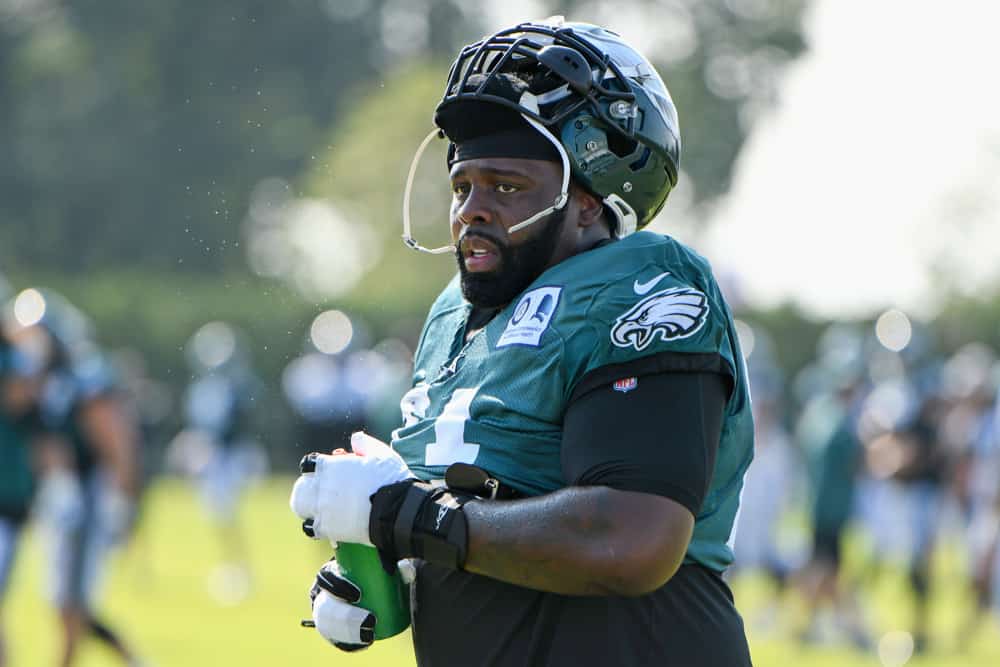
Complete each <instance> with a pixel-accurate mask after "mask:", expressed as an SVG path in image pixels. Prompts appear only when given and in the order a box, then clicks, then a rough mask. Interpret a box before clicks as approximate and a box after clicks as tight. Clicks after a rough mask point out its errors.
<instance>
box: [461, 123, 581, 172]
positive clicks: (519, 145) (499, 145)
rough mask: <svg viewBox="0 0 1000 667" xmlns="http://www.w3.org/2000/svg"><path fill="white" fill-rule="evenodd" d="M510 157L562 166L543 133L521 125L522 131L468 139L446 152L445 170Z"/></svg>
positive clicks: (500, 132)
mask: <svg viewBox="0 0 1000 667" xmlns="http://www.w3.org/2000/svg"><path fill="white" fill-rule="evenodd" d="M487 157H513V158H522V159H526V160H546V161H548V162H560V163H561V162H562V158H561V157H560V156H559V152H558V151H557V150H556V147H555V146H554V145H553V144H552V142H551V141H549V140H548V139H546V138H545V137H543V136H542V133H541V132H539V131H538V130H536V129H535V128H533V127H531V126H530V125H528V124H527V123H524V124H523V125H522V126H521V127H513V128H507V129H504V130H499V131H497V132H491V133H488V134H481V135H478V136H475V137H469V138H467V139H464V140H462V141H459V142H455V143H453V144H452V145H451V146H450V147H449V148H448V167H449V168H450V167H451V166H452V165H453V164H455V163H456V162H461V161H463V160H473V159H476V158H487Z"/></svg>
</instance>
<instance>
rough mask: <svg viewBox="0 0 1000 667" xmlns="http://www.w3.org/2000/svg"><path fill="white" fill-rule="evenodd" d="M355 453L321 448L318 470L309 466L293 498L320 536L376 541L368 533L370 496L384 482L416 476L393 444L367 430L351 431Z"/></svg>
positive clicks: (296, 508)
mask: <svg viewBox="0 0 1000 667" xmlns="http://www.w3.org/2000/svg"><path fill="white" fill-rule="evenodd" d="M351 449H353V450H354V453H353V454H351V453H343V454H333V455H327V454H318V455H316V456H315V466H316V467H315V470H314V471H312V472H303V474H302V475H300V476H299V478H298V480H296V482H295V486H294V488H292V497H291V499H290V500H289V504H290V505H291V507H292V511H293V512H295V513H296V514H297V515H298V516H299V517H300V518H301V519H304V520H305V521H307V522H309V521H311V522H312V523H311V531H312V533H313V536H314V537H316V538H320V537H325V538H326V539H328V540H330V541H331V542H354V543H356V544H366V545H368V546H373V545H372V543H371V539H370V538H369V537H368V518H369V515H370V514H371V511H372V503H371V500H369V498H370V496H371V495H372V494H373V493H375V492H376V491H378V490H379V489H380V488H382V487H383V486H386V485H388V484H395V483H396V482H402V481H404V480H407V479H411V478H413V477H414V474H413V473H412V472H410V469H409V468H408V467H407V466H406V462H405V461H403V459H402V457H400V456H399V454H397V453H396V452H395V451H393V449H392V448H391V447H389V445H387V444H385V443H384V442H382V441H380V440H377V439H375V438H373V437H371V436H370V435H367V434H365V433H360V432H358V433H354V434H352V435H351Z"/></svg>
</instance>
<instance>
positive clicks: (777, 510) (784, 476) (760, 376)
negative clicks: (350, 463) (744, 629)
mask: <svg viewBox="0 0 1000 667" xmlns="http://www.w3.org/2000/svg"><path fill="white" fill-rule="evenodd" d="M749 334H750V335H749V336H745V335H744V333H743V330H741V333H740V342H741V344H742V345H743V350H744V354H746V355H747V357H748V358H747V368H748V370H749V372H750V387H751V390H752V392H753V415H754V433H755V436H754V460H753V463H752V464H751V465H750V467H749V469H748V470H747V476H746V479H745V481H744V483H743V495H742V497H741V503H740V519H739V521H738V522H737V524H736V535H735V542H734V546H733V553H734V556H735V560H734V561H733V567H732V568H731V573H732V574H731V576H732V577H738V576H740V575H742V574H745V573H751V572H755V573H758V574H762V575H764V576H765V577H766V578H767V579H768V580H769V583H770V584H771V587H772V593H773V596H772V598H771V599H770V600H769V602H768V603H767V605H766V606H765V608H764V609H762V610H761V611H760V612H759V613H758V614H756V615H755V617H754V618H752V619H750V622H751V623H752V624H753V625H755V626H757V627H756V629H757V630H758V631H766V630H770V629H772V628H773V626H774V623H775V621H777V620H778V619H777V611H778V609H777V605H778V603H779V602H780V598H781V594H782V593H783V592H784V589H785V584H786V583H787V580H788V575H789V574H790V573H791V572H792V571H794V570H795V569H796V567H797V563H796V558H797V554H794V553H789V550H788V549H787V545H786V544H784V543H783V541H782V540H781V538H780V536H779V530H780V528H781V520H782V518H783V517H784V516H785V515H786V513H787V511H788V510H789V508H790V505H791V502H792V500H793V498H794V494H795V493H796V492H798V491H799V488H798V487H799V486H801V481H802V477H803V476H804V474H805V471H804V469H803V466H802V461H801V457H800V456H799V452H798V451H797V450H796V449H795V447H794V445H793V443H792V438H791V434H790V433H789V432H788V428H787V426H786V423H785V422H786V412H785V411H786V409H787V406H786V404H785V399H784V393H785V391H784V390H785V387H784V384H785V383H784V378H783V377H782V374H781V371H780V369H779V368H778V366H777V364H776V363H775V360H774V350H773V343H772V341H771V339H770V337H769V336H768V335H767V333H766V332H765V331H764V330H763V329H760V328H755V329H753V330H752V331H750V332H749ZM745 338H746V340H744V339H745Z"/></svg>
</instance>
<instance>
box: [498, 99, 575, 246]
mask: <svg viewBox="0 0 1000 667" xmlns="http://www.w3.org/2000/svg"><path fill="white" fill-rule="evenodd" d="M529 95H530V93H525V94H524V95H522V96H521V104H525V102H526V101H528V100H526V99H525V98H526V97H528V96H529ZM530 101H531V103H532V106H534V107H535V109H536V110H537V107H538V104H537V102H535V101H534V96H533V95H532V96H531V100H530ZM521 118H523V119H524V120H525V121H527V122H528V124H529V125H531V126H532V127H533V128H535V129H536V130H538V131H539V132H541V134H542V136H543V137H545V138H546V139H548V140H549V141H550V142H551V143H552V145H553V146H555V147H556V151H557V152H558V153H559V157H560V158H561V159H562V169H563V177H562V188H561V189H560V191H559V196H558V197H556V200H555V202H553V204H552V206H549V207H548V208H545V209H542V210H541V211H539V212H538V213H536V214H534V215H533V216H531V217H530V218H528V219H527V220H524V221H522V222H519V223H517V224H516V225H514V226H512V227H510V228H509V229H508V230H507V233H508V234H513V233H515V232H519V231H521V230H522V229H524V228H525V227H527V226H528V225H531V224H534V223H536V222H538V221H539V220H541V219H542V218H544V217H545V216H547V215H550V214H552V213H555V212H556V211H558V210H559V209H561V208H562V207H563V206H565V205H566V202H568V201H569V156H567V155H566V149H565V148H563V145H562V143H561V142H560V141H559V140H558V139H556V138H555V137H554V136H552V133H551V132H549V131H548V129H546V128H545V126H544V125H542V124H541V123H539V122H538V121H537V120H535V119H534V118H529V117H528V116H526V115H525V114H521Z"/></svg>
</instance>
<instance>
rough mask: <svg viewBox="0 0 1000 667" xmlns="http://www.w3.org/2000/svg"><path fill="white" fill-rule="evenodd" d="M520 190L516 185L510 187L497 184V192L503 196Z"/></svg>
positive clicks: (509, 185)
mask: <svg viewBox="0 0 1000 667" xmlns="http://www.w3.org/2000/svg"><path fill="white" fill-rule="evenodd" d="M520 189H521V188H519V187H517V186H516V185H511V184H510V183H497V192H499V193H500V194H504V195H511V194H514V193H515V192H517V191H518V190H520Z"/></svg>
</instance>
